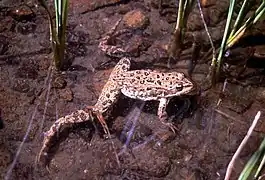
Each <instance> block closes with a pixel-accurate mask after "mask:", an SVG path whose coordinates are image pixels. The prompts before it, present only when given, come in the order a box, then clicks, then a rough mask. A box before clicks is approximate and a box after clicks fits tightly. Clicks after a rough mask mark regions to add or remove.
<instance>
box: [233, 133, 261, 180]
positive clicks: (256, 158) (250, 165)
mask: <svg viewBox="0 0 265 180" xmlns="http://www.w3.org/2000/svg"><path fill="white" fill-rule="evenodd" d="M264 152H265V138H264V139H263V141H262V143H261V145H260V147H259V148H258V150H257V151H256V152H255V153H254V154H253V155H252V157H251V158H250V160H249V161H248V162H247V164H246V165H245V167H244V169H243V171H242V172H241V174H240V176H239V178H238V180H248V178H249V177H250V176H251V175H252V176H253V174H254V172H253V171H254V170H255V169H257V165H258V162H260V159H261V157H262V156H264Z"/></svg>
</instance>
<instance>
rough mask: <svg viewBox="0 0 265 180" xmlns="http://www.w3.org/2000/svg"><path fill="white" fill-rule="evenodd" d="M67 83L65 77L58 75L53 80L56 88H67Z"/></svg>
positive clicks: (53, 85)
mask: <svg viewBox="0 0 265 180" xmlns="http://www.w3.org/2000/svg"><path fill="white" fill-rule="evenodd" d="M66 85H67V82H66V81H65V79H64V78H63V77H61V76H58V77H56V78H55V79H54V80H53V81H52V87H53V88H56V89H63V88H65V86H66Z"/></svg>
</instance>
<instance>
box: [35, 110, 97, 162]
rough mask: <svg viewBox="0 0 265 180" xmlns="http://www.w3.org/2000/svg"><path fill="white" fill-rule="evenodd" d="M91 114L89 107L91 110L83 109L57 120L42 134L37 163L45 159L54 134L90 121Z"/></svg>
mask: <svg viewBox="0 0 265 180" xmlns="http://www.w3.org/2000/svg"><path fill="white" fill-rule="evenodd" d="M92 113H93V111H92V107H91V108H85V109H83V110H77V111H75V112H73V113H72V114H70V115H67V116H64V117H61V118H59V119H58V120H57V121H56V122H55V123H54V124H53V125H52V126H51V127H50V129H49V130H48V131H47V132H45V133H44V140H43V145H42V148H41V150H40V153H39V155H38V161H40V158H42V157H43V156H44V157H45V159H46V157H47V151H48V149H49V147H50V143H51V140H52V138H54V136H55V135H56V133H57V132H59V131H60V129H61V128H62V127H63V126H65V125H69V124H74V123H79V122H85V121H88V120H90V119H91V117H92Z"/></svg>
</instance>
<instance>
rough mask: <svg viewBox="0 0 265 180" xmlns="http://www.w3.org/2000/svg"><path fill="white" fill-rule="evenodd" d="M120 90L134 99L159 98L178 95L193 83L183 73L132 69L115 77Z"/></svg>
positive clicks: (183, 92)
mask: <svg viewBox="0 0 265 180" xmlns="http://www.w3.org/2000/svg"><path fill="white" fill-rule="evenodd" d="M115 81H117V82H118V83H119V84H120V86H122V89H121V92H122V93H123V94H124V95H126V96H128V97H130V98H134V99H140V100H144V101H148V100H159V99H161V98H168V97H173V96H179V95H182V94H185V93H187V92H188V91H190V90H191V88H192V86H193V84H192V82H191V81H189V80H188V79H187V78H185V76H184V74H183V73H178V72H169V73H164V72H158V71H153V70H134V71H128V72H126V73H124V74H121V75H120V76H119V78H117V79H115Z"/></svg>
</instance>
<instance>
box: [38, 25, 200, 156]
mask: <svg viewBox="0 0 265 180" xmlns="http://www.w3.org/2000/svg"><path fill="white" fill-rule="evenodd" d="M120 21H121V20H119V21H118V22H117V23H116V24H115V25H114V27H113V28H111V30H110V31H109V33H107V35H106V36H105V37H104V38H102V41H101V42H100V43H99V48H100V49H101V50H102V51H103V52H104V53H106V54H108V55H114V56H118V57H120V56H121V54H123V53H124V52H125V51H124V50H123V49H122V48H120V47H117V46H114V45H109V44H108V41H109V39H110V38H112V37H113V36H112V35H113V34H114V32H115V31H116V28H117V26H118V24H119V23H120ZM119 33H120V32H119ZM119 33H116V35H117V34H119ZM130 68H131V59H130V58H129V57H123V58H121V59H120V60H119V62H118V63H117V64H116V65H115V67H114V68H113V70H112V72H111V74H110V76H109V79H108V81H107V82H106V84H105V85H104V87H103V89H102V91H101V93H100V95H99V97H98V100H97V102H96V104H95V105H94V106H87V107H85V108H84V109H81V110H77V111H75V112H73V113H71V114H69V115H67V116H64V117H61V118H59V119H58V120H57V121H56V122H55V123H54V124H53V125H52V126H51V127H50V129H49V130H48V131H47V132H46V133H45V136H44V141H43V145H42V148H41V150H40V154H39V159H40V157H41V156H42V155H44V156H47V151H48V148H49V146H50V141H51V139H52V138H53V137H55V135H56V133H57V132H58V131H59V129H61V128H62V127H63V126H65V125H69V124H74V123H80V122H85V121H89V120H91V119H94V117H95V116H96V118H97V119H98V120H99V122H100V123H101V125H102V127H103V130H104V132H105V133H107V134H109V130H108V127H107V123H106V121H105V119H107V118H108V117H109V116H110V114H111V111H112V109H113V107H114V105H115V104H116V102H117V101H118V99H119V97H120V96H121V95H122V94H123V95H125V96H126V97H129V98H132V99H136V100H142V101H151V100H155V101H159V106H158V110H157V115H158V117H159V120H160V121H161V123H162V124H164V125H165V126H167V127H169V128H170V129H171V130H172V131H173V132H174V133H175V132H176V130H177V127H176V126H175V125H174V124H173V123H171V122H168V121H167V119H168V115H167V112H166V107H167V104H168V102H169V101H170V99H171V98H172V97H176V96H181V95H187V94H189V93H191V92H193V91H194V89H195V87H196V86H195V84H194V82H193V81H192V80H191V79H189V78H188V77H186V76H185V74H184V73H181V72H160V71H156V70H150V69H142V70H130Z"/></svg>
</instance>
